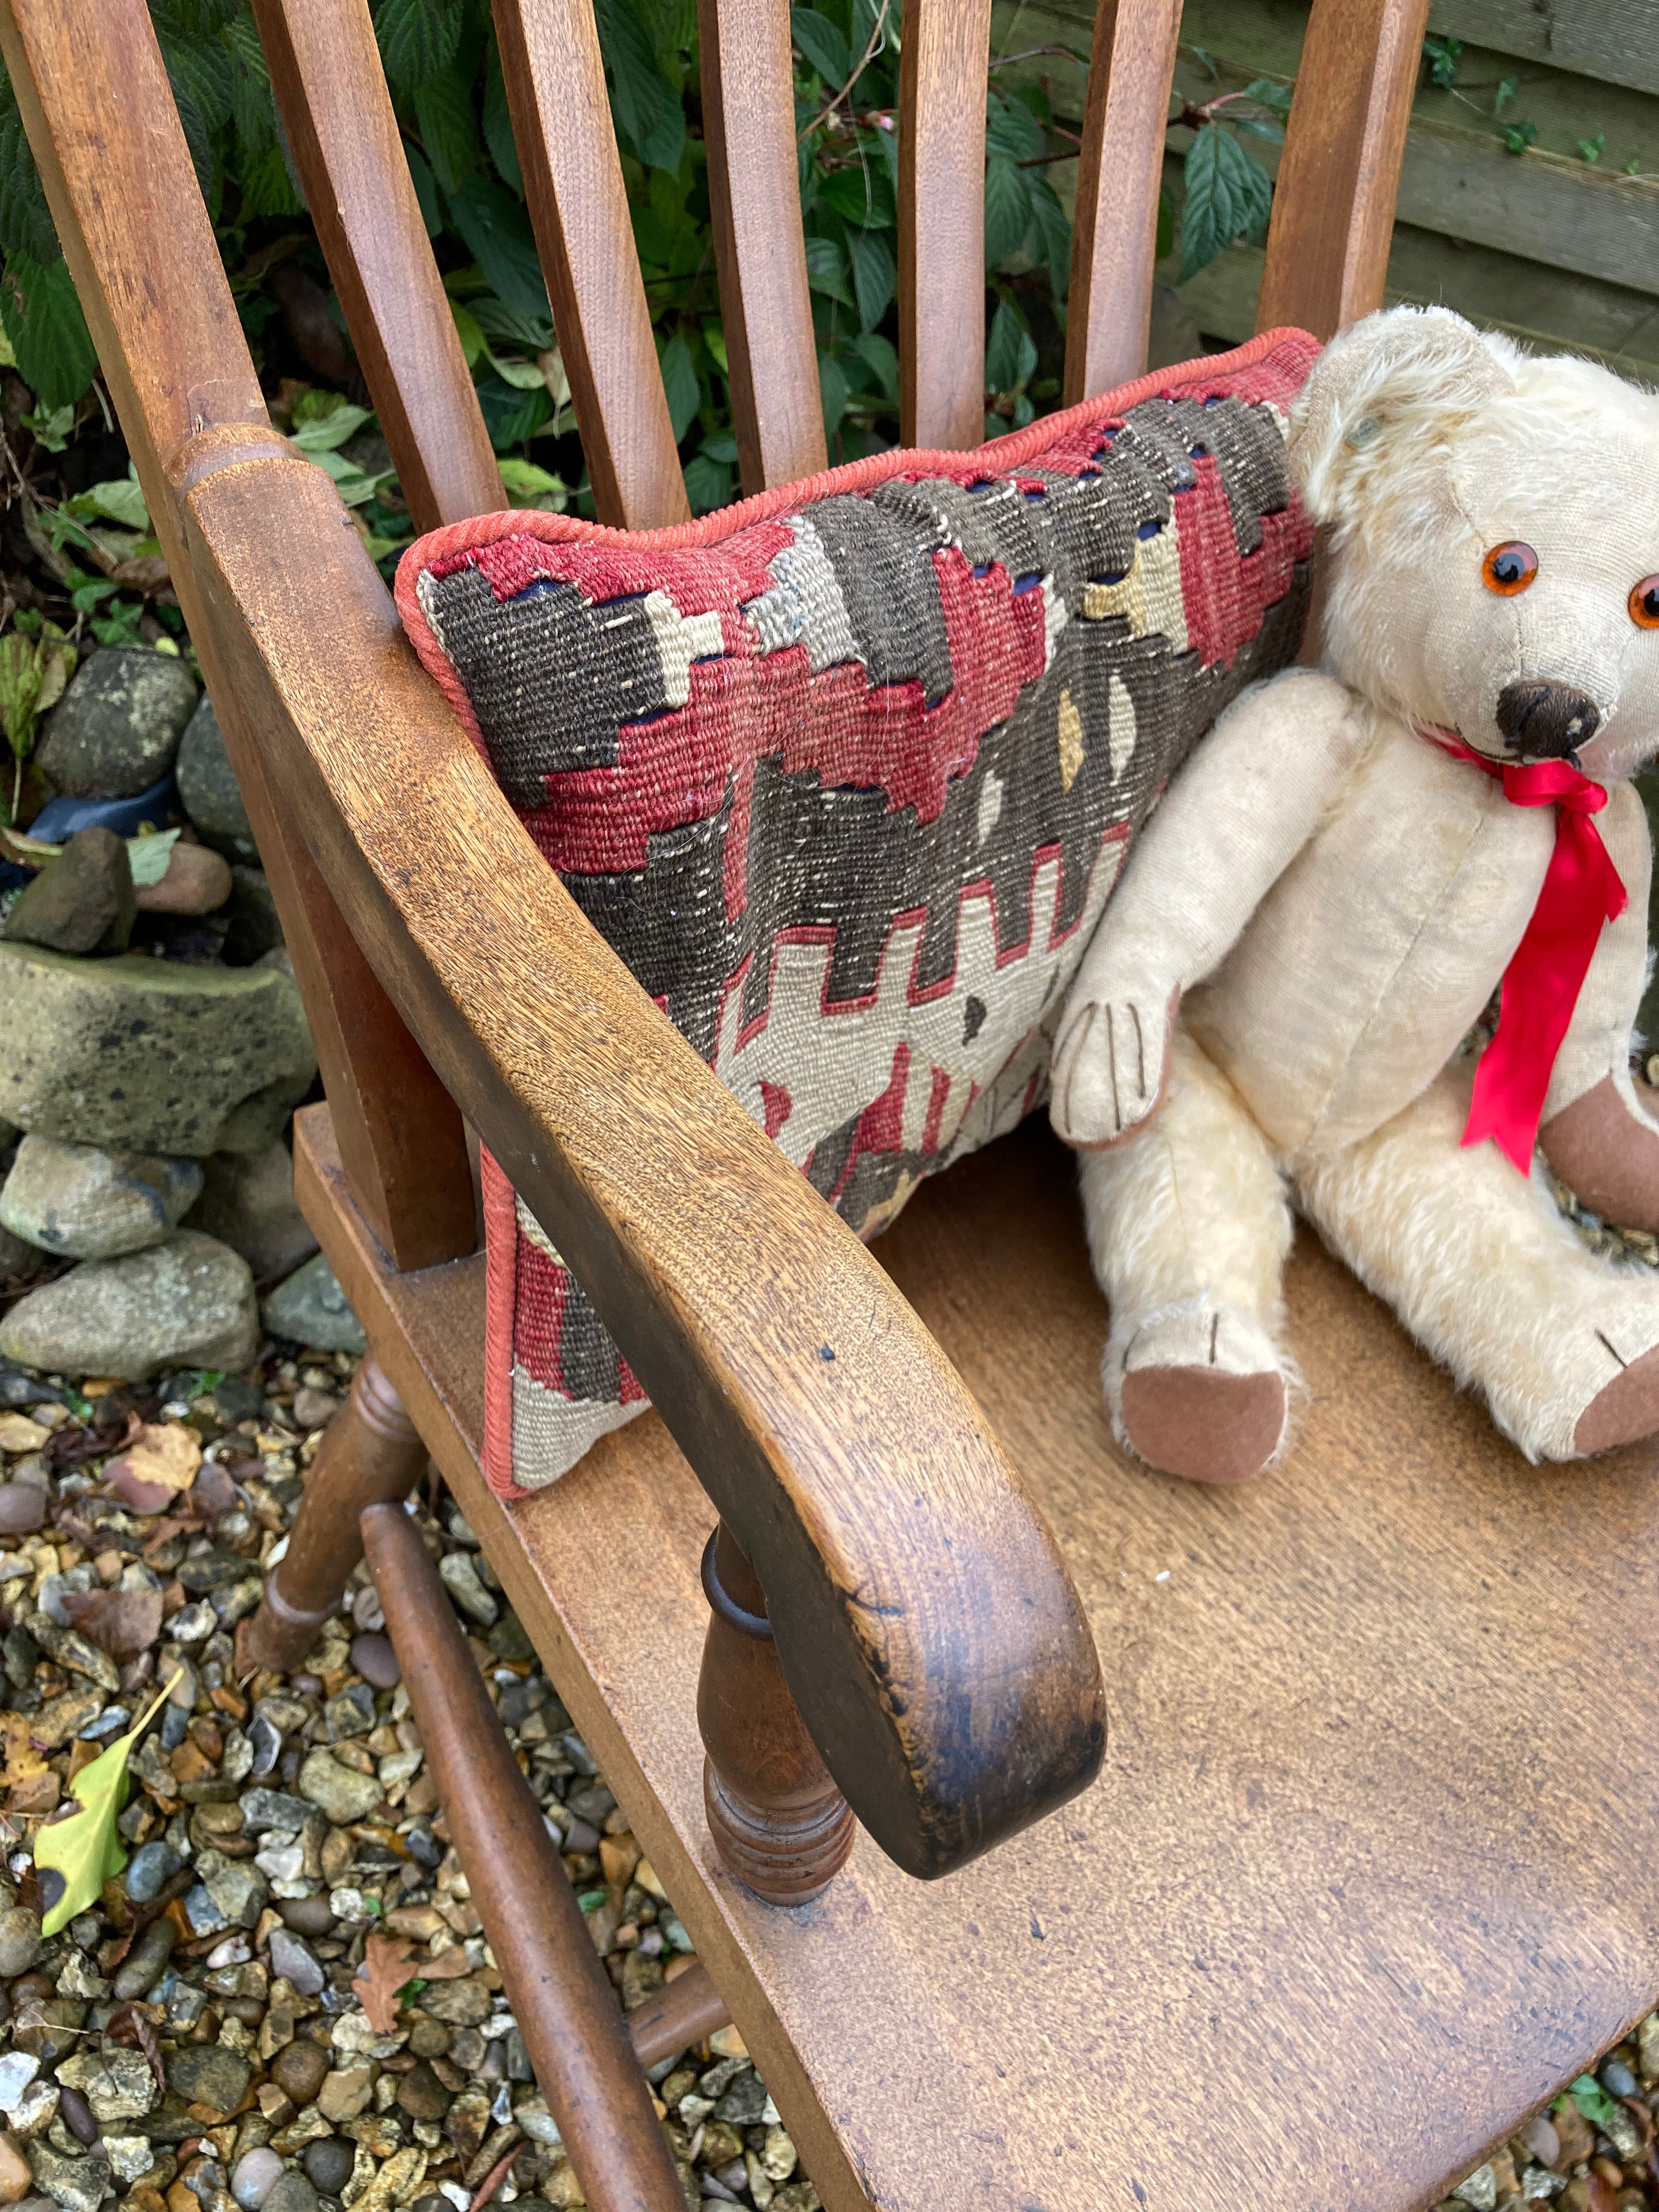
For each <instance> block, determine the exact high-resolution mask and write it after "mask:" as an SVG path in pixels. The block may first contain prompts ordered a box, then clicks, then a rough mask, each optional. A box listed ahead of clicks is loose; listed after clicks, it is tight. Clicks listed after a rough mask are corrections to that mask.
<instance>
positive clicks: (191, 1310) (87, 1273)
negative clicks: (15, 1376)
mask: <svg viewBox="0 0 1659 2212" xmlns="http://www.w3.org/2000/svg"><path fill="white" fill-rule="evenodd" d="M158 964H159V963H158ZM258 1348H259V1322H258V1308H257V1306H256V1304H255V1301H254V1296H253V1278H252V1275H251V1274H250V1273H249V1272H248V1265H247V1262H246V1260H244V1259H242V1258H240V1256H239V1255H237V1254H236V1253H234V1252H233V1251H231V1250H230V1249H228V1247H227V1246H225V1245H223V1244H220V1243H216V1242H215V1241H214V1239H213V1238H212V1237H203V1236H201V1235H199V1234H197V1231H194V1230H189V1229H181V1230H179V1231H175V1233H174V1234H173V1236H172V1237H169V1238H168V1239H167V1243H165V1244H158V1245H156V1246H155V1249H153V1250H151V1251H149V1252H133V1253H129V1254H128V1255H127V1256H126V1257H125V1259H120V1260H83V1261H82V1262H81V1265H80V1266H79V1267H75V1268H72V1269H71V1270H70V1273H68V1274H67V1275H64V1276H61V1277H60V1278H59V1279H58V1281H57V1282H55V1283H46V1284H43V1285H41V1287H40V1289H39V1290H37V1291H30V1292H29V1293H28V1295H27V1297H23V1298H21V1299H19V1301H18V1303H17V1304H15V1306H14V1307H13V1308H12V1309H11V1311H10V1312H9V1314H8V1315H7V1316H5V1318H4V1320H3V1321H0V1357H3V1358H8V1359H15V1360H17V1361H18V1362H19V1363H20V1364H23V1365H26V1366H30V1367H43V1368H46V1369H49V1370H52V1371H53V1372H55V1373H58V1374H64V1375H117V1376H121V1377H123V1378H124V1379H125V1381H128V1382H131V1383H138V1382H143V1380H144V1379H145V1378H146V1377H147V1376H151V1375H154V1374H155V1373H156V1372H157V1371H158V1370H161V1369H163V1368H169V1367H231V1368H234V1367H246V1365H247V1364H248V1363H249V1361H250V1360H251V1359H252V1358H253V1356H254V1354H255V1352H258Z"/></svg>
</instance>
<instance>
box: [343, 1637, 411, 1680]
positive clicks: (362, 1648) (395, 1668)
mask: <svg viewBox="0 0 1659 2212" xmlns="http://www.w3.org/2000/svg"><path fill="white" fill-rule="evenodd" d="M349 1658H350V1661H351V1663H352V1665H353V1666H354V1667H355V1668H356V1669H357V1672H358V1673H359V1674H361V1675H362V1678H363V1680H364V1681H366V1682H372V1683H373V1684H374V1687H375V1688H376V1689H377V1690H393V1689H396V1687H397V1686H398V1683H399V1682H401V1681H402V1680H403V1679H404V1670H403V1668H401V1667H400V1666H399V1665H398V1655H397V1653H396V1651H394V1650H393V1649H392V1638H390V1637H389V1636H354V1637H353V1638H352V1639H351V1647H350V1651H349Z"/></svg>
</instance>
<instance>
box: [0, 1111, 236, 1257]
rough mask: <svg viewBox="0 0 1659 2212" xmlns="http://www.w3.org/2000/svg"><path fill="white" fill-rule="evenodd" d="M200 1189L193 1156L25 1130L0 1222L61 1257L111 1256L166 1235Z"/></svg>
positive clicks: (2, 1198) (1, 1196)
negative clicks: (112, 1147)
mask: <svg viewBox="0 0 1659 2212" xmlns="http://www.w3.org/2000/svg"><path fill="white" fill-rule="evenodd" d="M201 1188H202V1170H201V1169H200V1168H199V1167H197V1164H196V1163H195V1161H194V1160H178V1159H167V1158H164V1157H162V1156H161V1155H159V1154H154V1153H149V1152H105V1151H103V1150H102V1149H101V1148H100V1146H96V1145H76V1144H70V1143H69V1142H67V1141H66V1140H65V1139H64V1138H62V1137H43V1136H39V1135H30V1136H27V1137H25V1138H24V1139H23V1141H22V1143H21V1145H20V1146H18V1147H17V1158H15V1161H14V1162H13V1163H12V1169H11V1173H10V1174H9V1176H7V1177H6V1180H5V1183H4V1186H3V1188H0V1227H4V1228H7V1229H9V1230H11V1231H13V1232H14V1233H15V1235H17V1236H19V1237H26V1238H27V1241H28V1242H29V1243H31V1244H38V1245H39V1246H40V1249H41V1250H42V1251H43V1252H53V1253H56V1254H58V1255H59V1256H60V1257H62V1258H67V1259H70V1260H108V1259H113V1258H116V1257H118V1255H120V1254H122V1253H124V1252H142V1251H143V1250H144V1249H146V1248H147V1247H148V1246H149V1245H151V1244H159V1243H161V1240H162V1238H163V1237H167V1236H170V1235H171V1234H172V1232H173V1230H175V1229H176V1228H177V1227H178V1225H179V1221H180V1220H181V1219H182V1218H183V1217H184V1215H185V1212H187V1211H188V1210H189V1208H190V1206H191V1205H192V1204H193V1202H194V1201H195V1200H196V1199H197V1196H198V1195H199V1194H200V1192H201Z"/></svg>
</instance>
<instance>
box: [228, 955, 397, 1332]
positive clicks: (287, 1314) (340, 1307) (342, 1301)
mask: <svg viewBox="0 0 1659 2212" xmlns="http://www.w3.org/2000/svg"><path fill="white" fill-rule="evenodd" d="M243 972H244V973H246V974H253V973H255V972H257V971H255V970H253V969H246V970H244V971H243ZM261 1312H262V1313H263V1315H264V1324H265V1327H266V1328H268V1329H269V1330H270V1333H271V1334H272V1335H273V1336H283V1337H287V1338H289V1340H290V1341H292V1342H294V1343H295V1344H306V1345H310V1346H313V1348H314V1349H315V1350H317V1351H319V1352H356V1353H362V1352H364V1351H365V1350H366V1349H367V1348H368V1338H367V1337H366V1336H365V1335H364V1334H363V1327H362V1322H360V1321H359V1320H358V1318H357V1316H356V1314H355V1313H353V1311H352V1310H351V1308H350V1306H349V1304H348V1303H347V1300H346V1294H345V1292H344V1291H343V1290H342V1289H341V1288H340V1284H339V1279H338V1277H337V1275H336V1274H335V1273H334V1270H333V1268H332V1267H330V1266H329V1264H328V1261H326V1259H325V1257H324V1256H323V1255H322V1254H321V1253H320V1252H319V1253H318V1255H317V1256H316V1258H315V1259H314V1260H307V1261H306V1263H305V1265H304V1267H299V1268H296V1269H295V1272H294V1273H293V1274H291V1275H290V1276H289V1279H288V1280H287V1281H286V1282H285V1283H283V1284H281V1285H279V1286H278V1287H277V1288H276V1290H274V1291H272V1292H271V1294H270V1297H268V1298H267V1299H266V1300H265V1302H264V1306H263V1307H262V1308H261ZM237 1364H240V1362H239V1363H237Z"/></svg>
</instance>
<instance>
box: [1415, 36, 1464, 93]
mask: <svg viewBox="0 0 1659 2212" xmlns="http://www.w3.org/2000/svg"><path fill="white" fill-rule="evenodd" d="M1423 55H1424V58H1425V60H1426V61H1427V63H1428V64H1429V77H1430V81H1431V82H1432V83H1434V84H1437V85H1438V86H1439V88H1440V89H1441V90H1442V91H1443V92H1449V90H1450V89H1451V88H1452V86H1453V85H1455V83H1456V82H1457V72H1458V70H1459V67H1460V66H1461V64H1462V59H1463V41H1462V39H1454V38H1451V37H1449V36H1448V37H1445V38H1441V39H1425V40H1424V41H1423Z"/></svg>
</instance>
